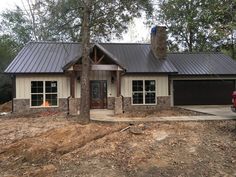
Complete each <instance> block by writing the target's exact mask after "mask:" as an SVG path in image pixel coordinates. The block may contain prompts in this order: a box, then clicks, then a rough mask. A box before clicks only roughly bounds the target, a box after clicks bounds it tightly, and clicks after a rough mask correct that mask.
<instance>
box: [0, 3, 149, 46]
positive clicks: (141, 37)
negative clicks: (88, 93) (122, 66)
mask: <svg viewBox="0 0 236 177" xmlns="http://www.w3.org/2000/svg"><path fill="white" fill-rule="evenodd" d="M22 2H26V0H0V12H2V11H4V10H7V9H13V8H14V7H15V6H16V5H18V6H20V7H23V6H22ZM129 26H130V27H129V31H128V33H126V34H124V35H123V38H124V39H123V40H112V42H148V40H149V34H150V30H149V29H148V28H147V27H146V26H145V25H144V24H143V20H142V19H135V20H134V23H132V24H130V25H129Z"/></svg>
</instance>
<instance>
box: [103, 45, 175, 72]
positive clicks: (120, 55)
mask: <svg viewBox="0 0 236 177" xmlns="http://www.w3.org/2000/svg"><path fill="white" fill-rule="evenodd" d="M100 45H102V46H103V47H104V48H105V49H106V50H107V51H109V52H110V53H112V55H114V56H115V57H116V58H117V60H118V62H119V63H120V64H121V65H122V66H123V67H124V68H125V69H126V72H127V73H175V72H177V70H176V68H175V67H174V66H173V64H172V63H171V62H170V61H168V60H158V59H157V58H155V56H154V55H153V53H152V52H151V49H150V44H132V43H130V44H127V43H123V44H121V43H103V44H100Z"/></svg>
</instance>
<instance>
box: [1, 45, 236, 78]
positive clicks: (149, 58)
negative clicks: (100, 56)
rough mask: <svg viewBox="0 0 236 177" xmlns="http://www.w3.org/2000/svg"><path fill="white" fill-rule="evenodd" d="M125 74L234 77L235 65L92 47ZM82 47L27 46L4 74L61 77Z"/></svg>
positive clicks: (212, 58) (210, 58)
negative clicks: (163, 58) (50, 74)
mask: <svg viewBox="0 0 236 177" xmlns="http://www.w3.org/2000/svg"><path fill="white" fill-rule="evenodd" d="M93 46H94V45H93ZM95 46H97V47H98V48H100V49H101V51H103V52H104V53H105V54H106V55H107V56H108V57H110V58H111V59H112V61H113V62H114V63H116V64H118V65H120V66H121V67H122V68H124V69H125V70H126V72H127V73H172V74H177V72H178V75H236V62H235V61H234V60H232V59H231V58H230V57H228V56H226V55H224V54H222V53H170V54H168V55H167V59H165V60H159V59H157V58H155V57H154V55H153V54H152V52H151V49H150V44H129V43H123V44H122V43H101V44H95ZM81 55H82V51H81V44H80V43H72V42H29V43H28V44H27V45H26V46H25V47H24V48H23V49H22V50H21V51H20V52H19V54H18V55H17V56H16V57H15V59H14V60H13V61H12V62H11V64H10V65H9V66H8V67H7V69H6V70H5V73H12V74H18V73H19V74H20V73H63V67H65V66H68V65H70V64H71V63H72V64H73V63H74V62H76V61H77V60H78V59H79V58H81Z"/></svg>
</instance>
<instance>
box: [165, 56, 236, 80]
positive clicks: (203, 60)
mask: <svg viewBox="0 0 236 177" xmlns="http://www.w3.org/2000/svg"><path fill="white" fill-rule="evenodd" d="M167 60H169V61H171V62H172V63H173V65H174V66H175V68H176V69H177V70H178V75H234V74H236V61H235V60H232V58H230V57H228V56H226V55H224V54H222V53H219V52H212V53H209V52H205V53H170V54H168V56H167Z"/></svg>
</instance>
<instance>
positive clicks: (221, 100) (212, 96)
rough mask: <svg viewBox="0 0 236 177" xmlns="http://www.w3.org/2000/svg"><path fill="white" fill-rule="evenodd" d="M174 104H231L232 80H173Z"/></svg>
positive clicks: (233, 84)
mask: <svg viewBox="0 0 236 177" xmlns="http://www.w3.org/2000/svg"><path fill="white" fill-rule="evenodd" d="M173 86H174V104H175V105H220V104H221V105H222V104H231V99H232V98H231V95H232V92H233V90H234V88H235V81H234V80H227V81H226V80H220V81H219V80H208V81H206V80H205V81H199V80H194V81H186V80H185V81H174V82H173Z"/></svg>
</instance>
